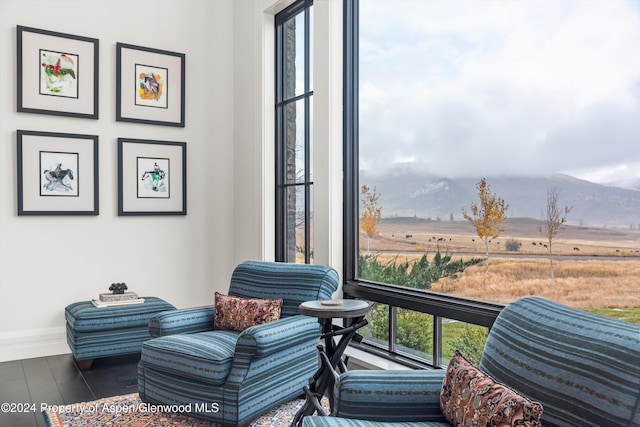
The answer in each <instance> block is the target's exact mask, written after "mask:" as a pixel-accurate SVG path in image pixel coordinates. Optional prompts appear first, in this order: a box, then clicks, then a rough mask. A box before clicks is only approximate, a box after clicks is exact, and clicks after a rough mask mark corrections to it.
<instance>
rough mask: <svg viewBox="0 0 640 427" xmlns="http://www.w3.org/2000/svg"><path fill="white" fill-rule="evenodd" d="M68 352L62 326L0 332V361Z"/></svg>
mask: <svg viewBox="0 0 640 427" xmlns="http://www.w3.org/2000/svg"><path fill="white" fill-rule="evenodd" d="M70 352H71V351H70V350H69V346H68V345H67V337H66V331H65V328H64V327H58V328H45V329H28V330H24V331H18V332H0V362H8V361H10V360H21V359H32V358H34V357H43V356H53V355H56V354H66V353H70Z"/></svg>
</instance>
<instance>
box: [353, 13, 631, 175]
mask: <svg viewBox="0 0 640 427" xmlns="http://www.w3.org/2000/svg"><path fill="white" fill-rule="evenodd" d="M360 15H361V16H360V166H361V169H363V170H366V171H367V173H376V172H383V171H386V170H388V169H390V168H394V167H398V166H399V165H404V166H411V167H413V168H416V169H419V170H422V171H425V172H430V173H433V174H437V175H442V176H448V177H459V176H491V175H497V174H525V175H537V174H541V175H545V174H552V173H569V174H572V175H574V176H577V177H580V178H584V179H589V180H592V181H595V182H611V181H615V180H620V179H631V178H636V179H640V0H531V1H527V0H505V1H501V0H470V1H458V0H361V1H360Z"/></svg>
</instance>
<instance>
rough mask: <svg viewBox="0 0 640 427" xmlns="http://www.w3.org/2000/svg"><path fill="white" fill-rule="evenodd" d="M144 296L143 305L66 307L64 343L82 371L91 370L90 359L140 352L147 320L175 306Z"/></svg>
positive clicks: (74, 304) (145, 337)
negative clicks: (65, 341)
mask: <svg viewBox="0 0 640 427" xmlns="http://www.w3.org/2000/svg"><path fill="white" fill-rule="evenodd" d="M143 298H144V300H145V301H144V303H142V304H132V305H123V306H115V307H96V306H94V305H93V304H92V303H91V301H82V302H75V303H72V304H69V305H68V306H67V307H66V308H65V310H64V315H65V318H66V321H67V343H68V344H69V347H70V348H71V352H72V353H73V358H74V360H75V361H76V364H77V365H78V367H79V368H80V369H81V370H86V369H90V368H91V364H92V362H93V359H97V358H101V357H109V356H120V355H124V354H133V353H139V352H140V349H141V348H142V343H143V342H145V341H147V340H148V339H150V338H151V336H150V335H149V319H150V318H151V317H153V316H154V315H156V314H157V313H160V312H162V311H165V310H174V309H175V307H174V306H173V305H171V304H169V303H168V302H166V301H163V300H162V299H160V298H156V297H143Z"/></svg>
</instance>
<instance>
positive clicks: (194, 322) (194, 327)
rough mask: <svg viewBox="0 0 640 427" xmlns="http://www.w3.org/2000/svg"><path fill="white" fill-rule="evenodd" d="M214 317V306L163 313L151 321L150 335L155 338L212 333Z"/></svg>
mask: <svg viewBox="0 0 640 427" xmlns="http://www.w3.org/2000/svg"><path fill="white" fill-rule="evenodd" d="M214 315H215V310H214V308H213V306H211V307H199V308H186V309H179V310H168V311H163V312H161V313H158V314H156V315H155V316H153V317H152V318H151V319H149V334H150V335H151V336H152V337H154V338H155V337H161V336H165V335H174V334H190V333H194V332H204V331H211V330H213V317H214Z"/></svg>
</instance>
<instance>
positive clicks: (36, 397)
mask: <svg viewBox="0 0 640 427" xmlns="http://www.w3.org/2000/svg"><path fill="white" fill-rule="evenodd" d="M139 359H140V355H139V354H138V355H132V356H121V357H112V358H107V359H98V360H96V361H94V362H93V366H92V368H91V370H89V371H80V370H79V369H78V368H77V367H76V365H75V364H74V363H73V359H72V357H71V355H70V354H66V355H60V356H48V357H40V358H35V359H25V360H16V361H11V362H1V363H0V404H2V410H0V426H2V427H44V426H45V422H44V418H43V416H42V413H41V406H42V405H44V406H46V405H61V404H71V403H78V402H86V401H91V400H96V399H101V398H103V397H110V396H117V395H122V394H128V393H135V392H136V391H137V390H138V380H137V365H138V360H139ZM7 404H8V405H7ZM25 404H26V405H25ZM32 404H35V410H33V409H34V408H33V406H32ZM11 406H13V408H12V407H11ZM24 406H26V408H22V409H24V412H21V413H19V412H12V411H11V410H12V409H21V407H24ZM7 409H9V410H7Z"/></svg>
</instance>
